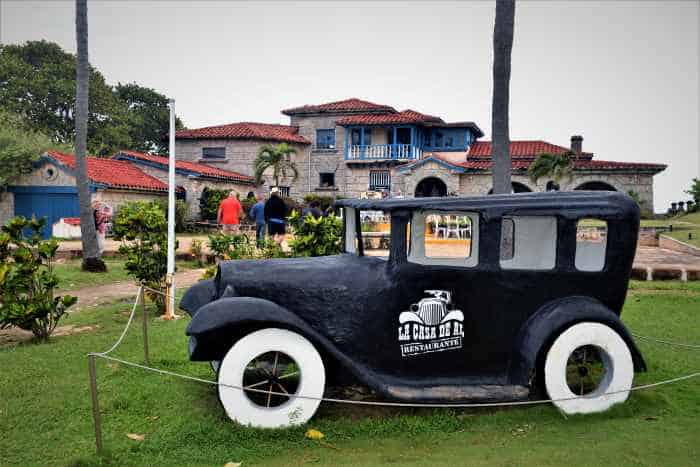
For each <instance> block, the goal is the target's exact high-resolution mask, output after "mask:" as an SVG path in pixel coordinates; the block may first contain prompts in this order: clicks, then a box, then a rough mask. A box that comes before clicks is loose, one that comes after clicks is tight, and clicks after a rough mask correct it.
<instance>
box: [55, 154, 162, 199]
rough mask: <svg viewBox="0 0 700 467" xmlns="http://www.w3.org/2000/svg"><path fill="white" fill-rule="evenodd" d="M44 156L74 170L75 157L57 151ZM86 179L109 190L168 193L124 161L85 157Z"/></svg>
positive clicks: (157, 182)
mask: <svg viewBox="0 0 700 467" xmlns="http://www.w3.org/2000/svg"><path fill="white" fill-rule="evenodd" d="M46 155H47V156H48V157H49V158H51V159H53V160H54V161H56V162H57V163H59V164H60V165H63V166H66V167H68V168H69V169H71V170H74V169H75V156H74V155H73V154H66V153H62V152H58V151H47V152H46ZM87 174H88V178H89V179H90V180H91V181H92V182H94V183H99V184H102V185H106V186H108V187H110V188H123V189H127V190H129V189H131V190H146V191H168V186H167V185H166V184H165V183H163V182H161V181H160V180H158V179H157V178H155V177H151V176H150V175H148V174H146V173H144V172H143V171H142V170H141V169H139V168H138V167H136V166H134V165H132V164H130V163H128V162H124V161H115V160H112V159H101V158H99V157H90V156H88V157H87Z"/></svg>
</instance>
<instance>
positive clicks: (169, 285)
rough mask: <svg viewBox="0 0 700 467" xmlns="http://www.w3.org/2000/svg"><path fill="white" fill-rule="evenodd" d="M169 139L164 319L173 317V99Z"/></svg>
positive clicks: (172, 100)
mask: <svg viewBox="0 0 700 467" xmlns="http://www.w3.org/2000/svg"><path fill="white" fill-rule="evenodd" d="M168 104H169V105H170V138H169V148H168V153H169V154H168V262H167V274H166V279H165V284H166V295H165V300H166V302H165V315H164V316H163V318H165V319H174V318H176V316H175V278H174V276H175V99H169V100H168Z"/></svg>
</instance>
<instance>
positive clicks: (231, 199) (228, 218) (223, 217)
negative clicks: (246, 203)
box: [216, 191, 243, 234]
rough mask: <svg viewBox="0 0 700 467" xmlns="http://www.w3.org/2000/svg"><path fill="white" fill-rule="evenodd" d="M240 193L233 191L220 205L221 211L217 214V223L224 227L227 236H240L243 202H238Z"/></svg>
mask: <svg viewBox="0 0 700 467" xmlns="http://www.w3.org/2000/svg"><path fill="white" fill-rule="evenodd" d="M237 195H238V193H236V192H235V191H232V192H231V193H229V194H228V198H225V199H223V200H222V201H221V204H219V210H218V211H217V213H216V222H217V223H219V224H220V225H221V227H222V230H223V232H224V233H225V234H228V233H231V234H238V232H239V230H240V226H241V211H242V210H243V208H242V207H241V202H240V201H238V196H237Z"/></svg>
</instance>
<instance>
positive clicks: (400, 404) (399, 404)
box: [88, 286, 700, 409]
mask: <svg viewBox="0 0 700 467" xmlns="http://www.w3.org/2000/svg"><path fill="white" fill-rule="evenodd" d="M143 290H152V291H154V292H157V291H155V290H153V289H150V288H149V287H146V286H141V287H140V289H139V295H138V296H137V298H136V300H135V301H134V306H133V307H132V309H131V314H130V315H129V319H128V321H127V323H126V326H125V327H124V330H123V331H122V334H121V335H120V336H119V339H117V341H116V342H115V343H114V345H113V346H112V347H110V348H109V349H108V350H106V351H104V352H100V353H94V352H91V353H89V354H88V356H95V357H100V358H104V359H105V360H111V361H114V362H118V363H121V364H123V365H126V366H130V367H133V368H139V369H142V370H146V371H152V372H154V373H159V374H162V375H166V376H173V377H176V378H182V379H185V380H190V381H195V382H199V383H205V384H209V385H212V386H222V387H225V388H229V389H235V390H238V391H250V392H258V393H263V394H270V395H275V396H282V397H288V398H290V399H308V400H315V401H321V402H332V403H335V404H352V405H371V406H382V407H415V408H420V407H423V408H455V409H456V408H478V407H513V406H522V405H537V404H551V403H553V402H565V401H571V400H576V399H588V398H590V397H589V396H574V397H566V398H561V399H538V400H534V401H511V402H480V403H465V404H450V403H448V404H431V403H411V402H379V401H355V400H349V399H335V398H332V397H314V396H306V395H302V394H287V393H284V392H277V391H266V390H264V389H255V388H247V387H243V386H237V385H233V384H226V383H220V382H218V381H212V380H209V379H204V378H198V377H196V376H190V375H183V374H181V373H175V372H173V371H168V370H161V369H159V368H153V367H150V366H146V365H141V364H139V363H134V362H130V361H127V360H123V359H121V358H115V357H110V356H108V354H109V353H111V352H112V351H114V349H116V348H117V347H118V346H119V344H121V342H122V340H123V339H124V336H125V335H126V332H127V330H128V329H129V326H130V325H131V323H132V321H133V319H134V315H135V314H136V306H137V305H138V302H139V300H138V298H139V297H143V295H141V293H140V292H142V291H143ZM633 336H635V337H638V338H641V339H647V340H650V341H654V342H659V343H663V344H666V345H674V346H676V345H677V346H681V347H689V348H697V347H698V346H695V345H692V344H682V343H674V342H670V341H664V340H661V339H656V338H653V337H645V336H639V335H637V334H633ZM698 376H700V371H698V372H694V373H690V374H688V375H683V376H677V377H675V378H671V379H666V380H663V381H657V382H655V383H649V384H642V385H639V386H634V387H632V388H630V389H621V390H617V391H610V392H605V393H603V394H600V395H598V396H595V397H603V396H609V395H613V394H620V393H626V392H631V391H639V390H642V389H651V388H655V387H658V386H664V385H666V384H671V383H677V382H679V381H685V380H689V379H692V378H697V377H698Z"/></svg>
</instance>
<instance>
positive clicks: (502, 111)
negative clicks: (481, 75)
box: [491, 0, 515, 194]
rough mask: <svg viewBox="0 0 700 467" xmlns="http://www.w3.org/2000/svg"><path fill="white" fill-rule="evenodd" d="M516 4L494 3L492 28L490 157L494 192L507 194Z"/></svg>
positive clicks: (500, 0)
mask: <svg viewBox="0 0 700 467" xmlns="http://www.w3.org/2000/svg"><path fill="white" fill-rule="evenodd" d="M514 23H515V0H496V21H495V24H494V28H493V100H492V103H491V133H492V136H491V139H492V143H491V147H492V149H491V154H492V158H493V192H494V193H495V194H499V193H510V191H511V182H510V172H511V164H510V137H509V130H508V105H509V101H510V89H509V87H510V56H511V51H512V49H513V30H514Z"/></svg>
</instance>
